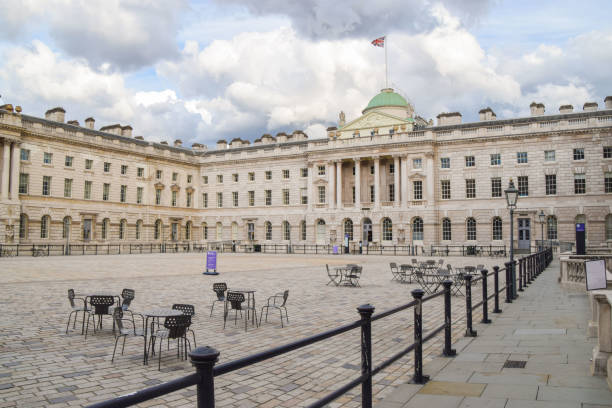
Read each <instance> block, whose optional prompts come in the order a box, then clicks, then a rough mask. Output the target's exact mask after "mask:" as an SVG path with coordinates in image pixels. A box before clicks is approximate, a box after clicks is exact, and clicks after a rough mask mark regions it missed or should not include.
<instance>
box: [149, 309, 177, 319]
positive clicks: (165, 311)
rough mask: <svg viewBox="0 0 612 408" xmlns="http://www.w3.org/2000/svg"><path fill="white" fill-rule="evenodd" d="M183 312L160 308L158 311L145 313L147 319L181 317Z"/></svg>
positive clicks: (153, 310)
mask: <svg viewBox="0 0 612 408" xmlns="http://www.w3.org/2000/svg"><path fill="white" fill-rule="evenodd" d="M182 314H183V312H182V311H180V310H176V309H169V308H163V307H160V308H158V309H151V310H147V311H146V312H144V315H145V316H147V317H169V316H180V315H182Z"/></svg>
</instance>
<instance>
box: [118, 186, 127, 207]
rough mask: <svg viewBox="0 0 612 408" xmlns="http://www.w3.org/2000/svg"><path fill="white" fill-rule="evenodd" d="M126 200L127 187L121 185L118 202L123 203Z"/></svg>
mask: <svg viewBox="0 0 612 408" xmlns="http://www.w3.org/2000/svg"><path fill="white" fill-rule="evenodd" d="M126 200H127V186H126V185H122V186H121V190H120V191H119V201H121V202H122V203H125V202H126Z"/></svg>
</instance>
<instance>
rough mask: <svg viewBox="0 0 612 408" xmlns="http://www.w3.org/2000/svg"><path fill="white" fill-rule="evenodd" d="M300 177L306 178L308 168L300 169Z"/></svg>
mask: <svg viewBox="0 0 612 408" xmlns="http://www.w3.org/2000/svg"><path fill="white" fill-rule="evenodd" d="M300 176H301V177H308V167H302V168H301V169H300Z"/></svg>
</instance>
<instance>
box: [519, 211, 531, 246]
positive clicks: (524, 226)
mask: <svg viewBox="0 0 612 408" xmlns="http://www.w3.org/2000/svg"><path fill="white" fill-rule="evenodd" d="M530 248H531V220H530V219H529V218H519V219H518V249H530Z"/></svg>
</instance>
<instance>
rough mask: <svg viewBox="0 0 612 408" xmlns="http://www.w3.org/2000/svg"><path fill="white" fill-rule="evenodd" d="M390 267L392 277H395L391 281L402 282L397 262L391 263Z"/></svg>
mask: <svg viewBox="0 0 612 408" xmlns="http://www.w3.org/2000/svg"><path fill="white" fill-rule="evenodd" d="M389 267H390V268H391V275H393V277H392V278H391V280H401V277H400V270H399V268H398V267H397V264H396V263H395V262H390V263H389Z"/></svg>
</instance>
